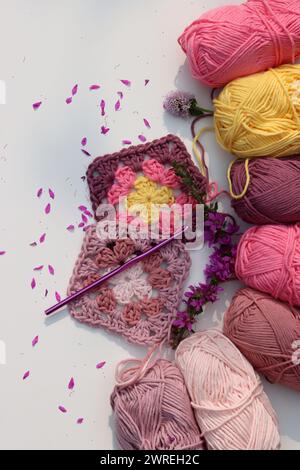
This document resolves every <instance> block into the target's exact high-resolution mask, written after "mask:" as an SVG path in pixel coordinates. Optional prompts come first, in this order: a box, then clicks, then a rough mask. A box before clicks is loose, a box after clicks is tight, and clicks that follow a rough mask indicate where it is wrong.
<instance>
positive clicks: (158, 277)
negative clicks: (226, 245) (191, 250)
mask: <svg viewBox="0 0 300 470" xmlns="http://www.w3.org/2000/svg"><path fill="white" fill-rule="evenodd" d="M150 246H151V240H147V239H144V240H139V239H131V238H130V237H127V238H119V239H117V240H110V239H103V238H100V237H99V236H98V233H97V230H96V226H95V225H92V226H90V227H89V228H88V229H87V231H86V234H85V238H84V241H83V244H82V248H81V251H80V253H79V256H78V259H77V261H76V264H75V267H74V271H73V275H72V277H71V280H70V283H69V289H68V294H69V295H71V294H73V293H75V292H77V291H79V290H80V289H81V288H83V287H85V286H86V285H89V284H91V283H92V282H94V281H96V280H97V279H99V278H100V277H102V276H103V275H104V274H105V273H107V272H108V271H110V270H112V269H114V268H116V267H117V266H120V265H122V264H123V263H124V262H126V261H127V260H128V259H130V258H132V257H133V256H136V255H137V254H139V253H141V252H145V251H146V250H147V249H149V248H150ZM190 264H191V261H190V257H189V255H188V253H187V251H186V250H185V248H184V244H183V242H182V241H181V240H174V241H173V242H171V243H169V244H168V245H166V246H164V247H163V248H161V249H160V250H159V252H156V253H153V254H152V255H149V256H147V257H146V258H145V259H144V260H143V261H142V262H139V263H137V264H135V265H134V266H133V267H131V268H128V269H126V270H125V271H124V272H122V273H120V274H118V275H116V276H113V277H112V278H111V279H110V280H109V281H107V283H105V284H104V285H103V286H100V287H99V288H95V289H94V290H93V291H90V292H87V293H86V294H85V295H83V296H81V297H79V298H78V299H76V300H74V301H73V302H71V303H70V304H69V305H68V306H69V311H70V314H71V315H72V316H73V317H74V318H75V319H76V320H78V321H80V322H83V323H86V324H88V325H90V326H94V327H104V328H107V329H108V330H110V331H113V332H115V333H118V334H121V335H122V336H124V337H125V338H126V339H128V340H129V341H131V342H134V343H138V344H141V345H152V344H155V343H159V342H161V341H162V340H163V339H165V338H166V337H167V335H168V330H169V327H170V323H171V321H172V320H173V318H175V316H176V312H177V306H178V304H179V303H180V301H181V295H182V290H183V283H184V281H185V279H186V277H187V275H188V272H189V268H190Z"/></svg>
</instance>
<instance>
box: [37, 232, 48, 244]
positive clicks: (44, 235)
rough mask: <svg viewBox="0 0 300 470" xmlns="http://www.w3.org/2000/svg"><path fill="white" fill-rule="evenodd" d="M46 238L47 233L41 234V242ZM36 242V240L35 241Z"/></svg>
mask: <svg viewBox="0 0 300 470" xmlns="http://www.w3.org/2000/svg"><path fill="white" fill-rule="evenodd" d="M45 240H46V234H45V233H43V234H42V235H41V236H40V240H39V241H40V243H44V241H45ZM34 243H35V242H34Z"/></svg>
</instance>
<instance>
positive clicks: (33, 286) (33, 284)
mask: <svg viewBox="0 0 300 470" xmlns="http://www.w3.org/2000/svg"><path fill="white" fill-rule="evenodd" d="M30 285H31V289H35V287H36V281H35V279H34V277H33V278H32V281H31V284H30Z"/></svg>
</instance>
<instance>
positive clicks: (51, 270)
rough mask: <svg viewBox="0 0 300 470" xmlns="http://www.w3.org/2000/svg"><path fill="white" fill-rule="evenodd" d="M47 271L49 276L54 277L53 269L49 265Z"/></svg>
mask: <svg viewBox="0 0 300 470" xmlns="http://www.w3.org/2000/svg"><path fill="white" fill-rule="evenodd" d="M48 271H49V273H50V274H51V276H54V268H53V266H51V264H49V265H48Z"/></svg>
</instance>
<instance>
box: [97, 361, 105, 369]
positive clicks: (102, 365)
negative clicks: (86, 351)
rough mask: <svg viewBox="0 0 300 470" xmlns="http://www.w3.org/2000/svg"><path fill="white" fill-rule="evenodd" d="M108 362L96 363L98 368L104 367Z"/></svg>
mask: <svg viewBox="0 0 300 470" xmlns="http://www.w3.org/2000/svg"><path fill="white" fill-rule="evenodd" d="M105 364H106V362H105V361H103V362H99V364H97V365H96V369H102V368H103V367H104V366H105Z"/></svg>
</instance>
